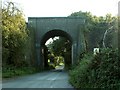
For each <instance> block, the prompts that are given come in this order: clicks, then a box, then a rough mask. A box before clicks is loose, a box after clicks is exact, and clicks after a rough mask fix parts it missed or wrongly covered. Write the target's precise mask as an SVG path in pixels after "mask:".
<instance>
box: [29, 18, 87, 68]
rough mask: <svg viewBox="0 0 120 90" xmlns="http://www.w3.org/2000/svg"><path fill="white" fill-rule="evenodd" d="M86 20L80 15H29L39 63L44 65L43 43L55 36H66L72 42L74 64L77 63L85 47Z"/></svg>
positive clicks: (30, 28)
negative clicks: (83, 29) (83, 28)
mask: <svg viewBox="0 0 120 90" xmlns="http://www.w3.org/2000/svg"><path fill="white" fill-rule="evenodd" d="M84 22H85V20H84V19H83V18H80V17H29V18H28V27H29V30H30V31H31V32H32V34H31V35H33V39H34V45H35V55H36V59H35V60H37V65H38V66H41V67H44V57H43V54H42V49H43V45H44V44H45V42H46V41H47V40H48V39H49V38H51V37H54V36H63V37H66V38H68V39H69V40H70V41H71V42H72V52H71V53H72V64H75V63H76V62H77V57H78V55H79V53H80V52H81V51H82V50H83V48H84V45H83V40H82V37H83V36H82V30H81V29H82V26H83V24H84Z"/></svg>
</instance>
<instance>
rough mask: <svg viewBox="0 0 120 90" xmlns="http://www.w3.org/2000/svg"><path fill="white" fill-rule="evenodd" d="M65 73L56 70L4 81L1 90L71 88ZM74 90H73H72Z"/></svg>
mask: <svg viewBox="0 0 120 90" xmlns="http://www.w3.org/2000/svg"><path fill="white" fill-rule="evenodd" d="M68 78H69V77H68V74H67V72H65V71H63V70H60V69H57V70H52V71H46V72H41V73H37V74H33V75H28V76H23V77H19V78H16V79H12V80H7V81H4V82H3V83H2V84H3V88H71V89H72V88H73V87H72V86H71V85H70V84H69V83H68ZM73 90H74V89H73Z"/></svg>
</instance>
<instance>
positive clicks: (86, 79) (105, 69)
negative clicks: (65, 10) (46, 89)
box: [69, 11, 120, 88]
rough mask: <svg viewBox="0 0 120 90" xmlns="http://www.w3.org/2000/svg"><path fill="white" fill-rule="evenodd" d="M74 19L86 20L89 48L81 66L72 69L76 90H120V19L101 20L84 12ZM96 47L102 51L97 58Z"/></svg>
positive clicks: (86, 43) (86, 39)
mask: <svg viewBox="0 0 120 90" xmlns="http://www.w3.org/2000/svg"><path fill="white" fill-rule="evenodd" d="M70 17H84V18H85V19H86V24H85V26H83V34H84V46H85V49H84V52H83V53H81V54H80V57H79V63H78V64H77V65H76V66H75V67H74V68H72V69H71V70H70V73H69V75H70V79H69V81H70V83H71V84H72V85H73V86H74V87H75V88H120V73H119V72H120V60H119V55H118V26H117V24H118V18H117V17H115V16H112V15H111V14H107V15H106V16H105V17H97V16H93V15H92V14H91V13H89V12H81V11H80V12H75V13H72V14H71V15H70ZM95 47H97V48H100V50H101V52H100V53H98V54H97V55H93V48H95ZM91 51H92V53H91Z"/></svg>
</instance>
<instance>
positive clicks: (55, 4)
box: [3, 0, 120, 18]
mask: <svg viewBox="0 0 120 90" xmlns="http://www.w3.org/2000/svg"><path fill="white" fill-rule="evenodd" d="M3 1H5V0H3ZM7 1H13V2H17V3H18V4H20V5H21V7H22V9H23V12H24V14H25V17H26V18H27V17H66V16H68V15H70V14H71V13H73V12H78V11H83V12H85V11H88V12H91V13H92V14H93V15H97V16H105V15H106V14H107V13H111V14H112V15H117V14H118V2H119V1H120V0H7Z"/></svg>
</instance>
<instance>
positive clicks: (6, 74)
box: [2, 67, 38, 78]
mask: <svg viewBox="0 0 120 90" xmlns="http://www.w3.org/2000/svg"><path fill="white" fill-rule="evenodd" d="M36 72H38V70H37V69H35V68H33V67H22V68H14V69H13V68H6V69H3V71H2V78H12V77H16V76H23V75H29V74H33V73H36Z"/></svg>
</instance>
